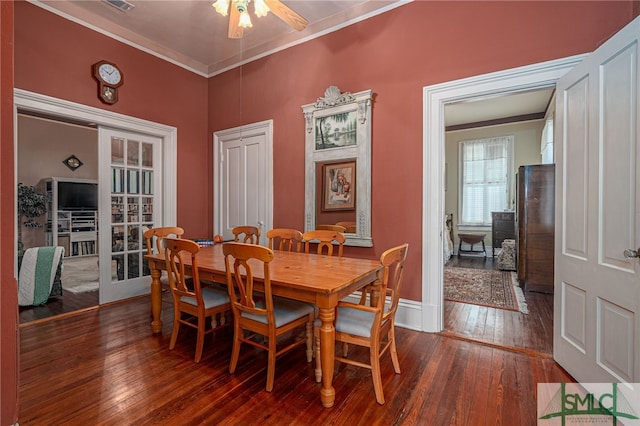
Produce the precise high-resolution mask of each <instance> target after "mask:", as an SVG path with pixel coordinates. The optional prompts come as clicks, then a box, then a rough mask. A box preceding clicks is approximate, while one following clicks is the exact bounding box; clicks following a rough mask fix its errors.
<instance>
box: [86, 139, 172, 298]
mask: <svg viewBox="0 0 640 426" xmlns="http://www.w3.org/2000/svg"><path fill="white" fill-rule="evenodd" d="M99 144H100V146H99V153H100V166H99V173H98V175H99V182H100V220H99V232H100V236H101V237H100V252H99V259H100V304H103V303H108V302H113V301H116V300H121V299H126V298H130V297H134V296H138V295H140V294H146V293H148V292H149V288H150V282H151V277H150V273H149V268H148V266H147V264H146V262H145V260H144V255H145V253H146V247H145V241H144V237H143V233H144V231H145V230H146V229H149V228H153V227H154V226H157V225H156V224H162V223H163V220H162V205H163V200H162V193H163V188H162V139H160V138H158V137H153V136H147V135H142V134H136V133H130V132H125V131H122V130H115V129H108V128H100V129H99Z"/></svg>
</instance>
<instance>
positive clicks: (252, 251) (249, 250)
mask: <svg viewBox="0 0 640 426" xmlns="http://www.w3.org/2000/svg"><path fill="white" fill-rule="evenodd" d="M222 253H223V254H224V256H225V269H226V273H227V286H228V290H229V297H230V298H231V300H233V301H234V302H233V303H232V306H233V309H234V315H235V314H236V313H238V314H239V313H241V312H246V313H250V314H254V315H261V316H267V315H268V311H269V310H273V309H272V308H273V298H272V296H271V280H270V276H269V262H271V261H272V260H273V251H272V250H271V249H269V248H267V247H264V246H260V245H256V244H246V243H224V244H223V245H222ZM232 258H233V259H232ZM250 259H256V260H258V261H260V262H262V268H263V273H264V278H263V287H264V289H263V290H261V291H254V290H255V289H254V285H253V284H254V283H253V269H252V265H251V264H250V263H249V260H250ZM231 262H233V263H231ZM259 300H264V303H265V306H264V307H263V308H259V307H257V304H256V302H257V301H259Z"/></svg>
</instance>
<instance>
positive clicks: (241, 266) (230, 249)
mask: <svg viewBox="0 0 640 426" xmlns="http://www.w3.org/2000/svg"><path fill="white" fill-rule="evenodd" d="M222 252H223V253H224V263H225V268H226V272H227V288H228V290H229V298H230V299H231V300H232V301H233V302H232V304H231V306H232V310H233V324H234V327H233V328H234V332H233V349H232V353H231V362H230V364H229V372H230V373H232V374H233V373H234V372H235V371H236V367H237V365H238V358H239V356H240V346H241V345H242V343H248V344H250V345H253V346H255V347H257V348H260V349H264V350H266V351H267V352H268V353H269V356H268V364H267V386H266V390H267V392H271V390H272V389H273V382H274V377H275V367H276V358H277V357H278V356H280V355H282V354H283V353H285V352H288V351H289V350H291V349H293V348H294V347H296V346H298V345H301V344H304V343H305V342H306V344H307V362H311V358H312V354H313V349H312V324H313V320H314V318H315V309H314V306H313V305H311V304H309V303H305V302H299V301H297V300H291V299H286V298H283V297H276V296H273V295H272V292H271V278H270V275H269V263H270V262H271V261H272V260H273V251H272V250H271V249H269V248H267V247H263V246H260V245H253V244H243V243H231V242H230V243H224V245H223V246H222ZM255 261H259V262H262V268H263V270H262V273H263V277H264V279H263V287H264V292H258V291H257V290H255V287H254V275H255V274H256V271H254V267H255V265H256V264H255V263H253V262H255ZM252 264H253V265H254V266H252ZM258 275H259V273H258ZM302 326H306V333H305V337H304V338H298V339H295V340H294V341H293V342H291V341H290V340H287V346H285V347H283V348H281V349H279V348H278V344H277V343H278V337H279V336H281V335H282V334H285V333H289V332H290V331H292V330H294V329H295V328H297V327H302ZM245 331H247V332H249V333H250V334H248V335H245V333H244V332H245Z"/></svg>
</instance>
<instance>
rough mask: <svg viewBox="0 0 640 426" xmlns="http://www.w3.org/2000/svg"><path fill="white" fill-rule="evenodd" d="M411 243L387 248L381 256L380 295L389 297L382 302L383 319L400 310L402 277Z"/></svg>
mask: <svg viewBox="0 0 640 426" xmlns="http://www.w3.org/2000/svg"><path fill="white" fill-rule="evenodd" d="M408 248H409V244H402V245H400V246H397V247H393V248H390V249H388V250H386V251H385V252H384V253H382V255H381V256H380V263H381V264H382V267H383V269H382V278H381V280H382V287H381V293H382V292H383V291H384V293H383V294H381V295H380V297H381V298H382V297H383V295H384V296H387V297H389V303H388V304H385V303H380V304H379V305H380V308H381V315H382V320H383V321H384V320H385V319H386V318H390V317H394V316H395V314H396V311H397V310H398V302H399V300H400V287H401V286H402V277H403V275H404V263H405V261H406V259H407V250H408Z"/></svg>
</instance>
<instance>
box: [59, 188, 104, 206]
mask: <svg viewBox="0 0 640 426" xmlns="http://www.w3.org/2000/svg"><path fill="white" fill-rule="evenodd" d="M58 210H98V184H97V183H87V182H58Z"/></svg>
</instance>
